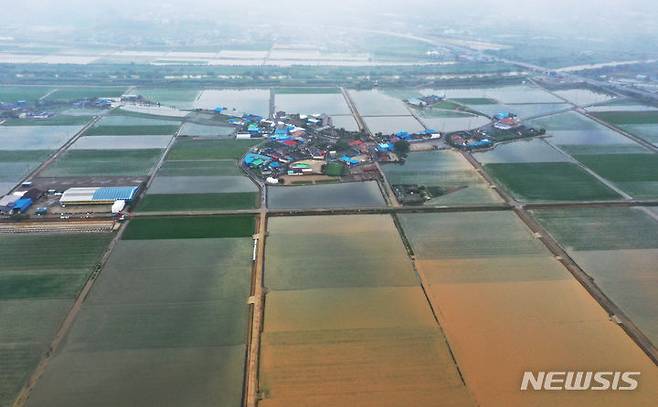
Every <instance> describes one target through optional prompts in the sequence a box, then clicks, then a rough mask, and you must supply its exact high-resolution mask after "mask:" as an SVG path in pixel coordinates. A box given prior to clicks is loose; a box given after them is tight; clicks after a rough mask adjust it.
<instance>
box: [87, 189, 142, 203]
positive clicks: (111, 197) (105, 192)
mask: <svg viewBox="0 0 658 407" xmlns="http://www.w3.org/2000/svg"><path fill="white" fill-rule="evenodd" d="M138 189H139V187H103V188H98V189H97V190H96V192H94V196H93V197H92V199H93V200H94V201H119V200H123V201H132V200H133V198H134V197H135V195H136V194H137V190H138Z"/></svg>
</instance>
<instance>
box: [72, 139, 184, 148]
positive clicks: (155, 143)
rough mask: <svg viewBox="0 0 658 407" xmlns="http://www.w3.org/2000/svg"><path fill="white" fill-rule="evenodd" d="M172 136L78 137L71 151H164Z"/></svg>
mask: <svg viewBox="0 0 658 407" xmlns="http://www.w3.org/2000/svg"><path fill="white" fill-rule="evenodd" d="M172 138H173V136H93V137H80V138H79V139H78V140H76V141H75V143H73V145H72V146H71V147H70V149H71V150H140V149H164V148H166V147H167V145H169V143H170V142H171V139H172Z"/></svg>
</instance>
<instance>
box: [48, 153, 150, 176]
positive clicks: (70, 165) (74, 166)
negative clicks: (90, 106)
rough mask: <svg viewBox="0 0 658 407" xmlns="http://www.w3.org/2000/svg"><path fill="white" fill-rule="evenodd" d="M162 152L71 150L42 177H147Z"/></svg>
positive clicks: (50, 166)
mask: <svg viewBox="0 0 658 407" xmlns="http://www.w3.org/2000/svg"><path fill="white" fill-rule="evenodd" d="M162 152H163V150H159V149H157V150H156V149H153V150H68V151H67V152H66V153H64V154H63V155H62V156H61V157H59V158H58V159H57V160H56V161H55V162H54V163H52V164H51V165H49V166H48V167H47V168H46V169H45V170H44V171H43V172H42V173H41V174H40V175H41V176H45V177H67V176H88V175H104V176H124V175H125V176H132V175H134V176H140V175H148V173H149V172H150V171H151V169H152V168H153V167H154V166H155V164H156V163H157V162H158V159H159V158H160V155H161V154H162Z"/></svg>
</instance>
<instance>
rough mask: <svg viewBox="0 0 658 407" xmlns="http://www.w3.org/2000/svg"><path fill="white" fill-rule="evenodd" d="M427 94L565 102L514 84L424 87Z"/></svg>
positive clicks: (495, 99)
mask: <svg viewBox="0 0 658 407" xmlns="http://www.w3.org/2000/svg"><path fill="white" fill-rule="evenodd" d="M421 93H423V94H425V95H445V96H446V98H447V99H464V98H486V99H492V100H494V101H497V102H500V103H503V104H506V103H563V102H564V101H563V100H562V99H560V98H558V97H555V96H553V95H551V94H550V93H549V92H546V91H545V90H543V89H541V88H539V87H536V86H531V85H512V86H500V87H492V88H485V87H482V88H448V89H423V90H422V91H421Z"/></svg>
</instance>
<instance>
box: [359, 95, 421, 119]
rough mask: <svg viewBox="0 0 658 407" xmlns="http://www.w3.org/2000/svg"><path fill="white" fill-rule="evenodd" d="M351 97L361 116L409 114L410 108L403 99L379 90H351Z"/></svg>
mask: <svg viewBox="0 0 658 407" xmlns="http://www.w3.org/2000/svg"><path fill="white" fill-rule="evenodd" d="M349 94H350V97H351V98H352V100H353V101H354V104H355V105H356V109H357V110H358V111H359V114H360V115H361V116H408V115H409V109H407V106H406V105H405V104H404V102H403V101H402V100H401V99H398V98H395V97H393V96H390V95H388V94H386V93H384V92H382V91H379V90H350V91H349Z"/></svg>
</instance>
